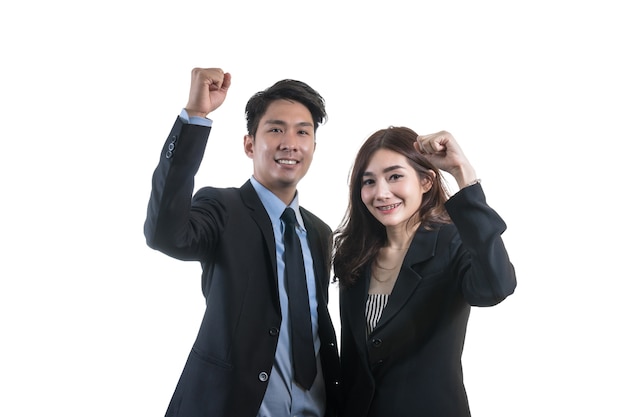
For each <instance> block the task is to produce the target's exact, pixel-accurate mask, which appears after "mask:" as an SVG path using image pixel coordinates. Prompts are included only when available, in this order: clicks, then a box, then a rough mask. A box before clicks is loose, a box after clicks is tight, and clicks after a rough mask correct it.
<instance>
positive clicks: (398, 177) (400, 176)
mask: <svg viewBox="0 0 626 417" xmlns="http://www.w3.org/2000/svg"><path fill="white" fill-rule="evenodd" d="M400 178H402V175H400V174H392V175H391V176H390V177H389V179H390V180H399V179H400Z"/></svg>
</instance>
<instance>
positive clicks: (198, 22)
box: [0, 0, 626, 417]
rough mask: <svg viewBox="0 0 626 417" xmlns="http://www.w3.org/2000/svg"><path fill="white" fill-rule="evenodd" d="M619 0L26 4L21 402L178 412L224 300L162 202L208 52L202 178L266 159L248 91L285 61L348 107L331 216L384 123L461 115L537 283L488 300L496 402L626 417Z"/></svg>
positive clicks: (14, 280) (10, 72) (14, 329)
mask: <svg viewBox="0 0 626 417" xmlns="http://www.w3.org/2000/svg"><path fill="white" fill-rule="evenodd" d="M619 4H620V2H618V1H614V2H611V1H605V0H599V1H598V0H596V1H593V2H592V1H586V2H585V1H551V0H542V1H536V0H531V1H524V2H504V1H495V0H494V1H486V0H482V1H473V2H469V1H468V2H465V1H456V2H455V1H416V2H409V1H396V0H387V1H378V2H372V1H344V2H341V1H338V0H335V1H326V0H318V1H315V2H297V1H286V0H285V1H272V0H270V1H258V2H254V1H245V2H244V1H237V0H228V1H223V2H216V1H210V0H206V1H203V2H199V1H185V0H180V1H177V2H165V1H152V2H148V1H132V0H126V1H121V0H115V1H108V2H100V3H94V2H79V1H67V0H66V1H63V0H61V1H35V2H19V5H18V2H15V1H12V2H4V3H3V5H2V6H0V45H1V56H2V62H3V63H2V64H1V66H0V71H1V72H0V106H1V107H0V111H1V112H0V118H1V119H0V120H1V122H2V142H1V143H2V145H1V146H2V153H1V162H0V181H1V184H2V188H1V190H2V193H1V195H2V203H1V205H0V210H1V212H0V213H1V216H0V233H1V238H2V250H1V252H0V260H1V261H0V274H1V281H0V282H1V284H0V337H1V338H2V341H1V342H0V413H1V414H2V415H3V416H7V417H8V416H10V417H21V416H40V415H55V416H56V415H58V416H81V417H82V416H90V417H97V416H132V417H138V416H159V415H163V414H164V412H165V409H166V407H167V404H168V402H169V399H170V396H171V394H172V392H173V390H174V387H175V384H176V382H177V380H178V377H179V375H180V372H181V370H182V368H183V365H184V362H185V359H186V357H187V354H188V352H189V349H190V348H191V345H192V343H193V340H194V339H195V336H196V331H197V329H198V326H199V324H200V319H201V316H202V312H203V302H204V300H203V298H202V295H201V291H200V266H199V265H198V264H196V263H184V262H180V261H176V260H174V259H171V258H168V257H167V256H165V255H163V254H161V253H158V252H155V251H153V250H151V249H149V248H148V247H147V246H146V245H145V241H144V237H143V221H144V218H145V214H146V205H147V201H148V196H149V193H150V178H151V175H152V171H153V169H154V168H155V167H156V164H157V162H158V156H159V152H160V149H161V146H162V145H163V143H164V141H165V138H166V135H167V133H168V132H169V129H170V127H171V125H172V123H173V122H174V119H175V117H176V116H177V114H178V113H179V111H180V109H181V108H182V107H183V106H184V105H185V103H186V100H187V93H188V89H189V80H190V72H191V69H192V68H193V67H195V66H202V67H215V66H219V67H222V68H223V69H224V70H226V71H229V72H231V73H232V76H233V83H232V87H231V90H230V93H229V96H228V98H227V101H226V102H225V103H224V105H223V106H222V107H221V108H220V109H218V110H217V111H216V112H215V113H213V114H212V117H213V119H214V120H215V124H214V129H213V131H212V133H211V137H210V141H209V145H208V147H207V152H206V156H205V159H204V162H203V165H202V167H201V170H200V172H199V174H198V176H197V185H198V186H201V185H208V184H211V185H216V186H239V185H241V184H242V183H243V182H244V181H245V180H246V179H247V178H248V177H249V175H250V173H251V169H252V167H251V162H250V160H249V159H248V158H247V157H246V156H245V154H244V153H243V148H242V143H243V135H244V134H245V122H244V113H243V109H244V106H245V102H246V101H247V99H248V98H249V97H250V95H252V94H253V93H255V92H256V91H259V90H261V89H264V88H265V87H268V86H269V85H271V84H272V83H274V82H275V81H277V80H279V79H282V78H295V79H301V80H303V81H306V82H307V83H309V84H310V85H312V86H313V87H314V88H316V89H317V90H318V91H319V92H320V93H321V94H322V95H323V96H324V97H325V98H326V101H327V104H328V112H329V115H330V118H329V121H328V123H327V124H326V125H325V126H322V127H320V129H319V131H318V145H317V152H316V156H315V160H314V163H313V166H312V168H311V170H310V172H309V175H308V176H307V177H306V178H305V180H303V182H302V183H301V186H300V193H301V204H302V205H303V206H305V207H307V208H309V209H310V210H312V211H313V212H315V213H317V214H318V215H319V216H320V217H322V218H323V219H324V220H325V221H326V222H327V223H328V224H329V225H331V227H336V226H337V225H338V224H339V221H340V220H341V217H342V215H343V212H344V209H345V206H346V200H347V186H346V183H347V178H348V172H349V169H350V164H351V162H352V159H353V157H354V155H355V152H356V150H357V149H358V147H359V145H360V144H361V142H362V141H363V140H364V139H365V138H366V137H367V136H368V135H369V134H370V133H372V132H373V131H374V130H377V129H379V128H383V127H387V126H389V125H406V126H409V127H412V128H413V129H414V130H416V131H417V132H419V133H431V132H435V131H438V130H444V129H445V130H448V131H450V132H451V133H453V134H454V135H455V137H456V138H457V139H458V140H459V142H460V143H461V145H462V146H463V148H464V150H465V152H466V154H467V155H468V156H469V157H470V159H471V161H472V162H473V164H474V165H475V167H476V169H477V171H478V173H479V176H480V177H481V178H482V179H483V186H484V189H485V192H486V194H487V198H488V201H489V203H490V204H491V205H492V206H493V207H494V208H495V209H496V210H497V211H498V212H499V213H500V214H501V215H502V217H503V218H504V219H505V220H506V222H507V224H508V227H509V228H508V230H507V232H506V233H505V234H504V239H505V242H506V244H507V247H508V249H509V253H510V256H511V259H512V261H513V263H514V264H515V266H516V269H517V274H518V281H519V285H518V289H517V291H516V292H515V294H514V295H513V296H511V297H510V298H509V299H507V300H506V301H505V302H504V303H502V304H500V305H498V306H496V307H494V308H488V309H474V310H473V313H472V316H471V318H470V324H469V328H468V336H467V341H466V349H465V354H464V370H465V379H466V385H467V390H468V395H469V398H470V404H471V407H472V411H473V415H476V416H479V417H490V416H494V417H501V416H529V415H533V416H568V415H581V416H582V415H594V416H624V415H626V406H625V405H624V403H623V395H624V390H625V388H626V386H625V384H624V382H623V375H624V373H625V372H626V364H625V360H624V352H625V351H626V345H625V342H624V317H625V314H624V307H623V300H624V295H623V289H624V285H623V281H624V278H625V273H624V269H623V263H622V262H621V261H622V259H623V258H624V253H623V252H624V243H623V237H624V232H625V230H624V222H623V213H624V203H623V192H622V189H623V173H622V166H623V165H624V159H623V143H624V140H625V139H626V137H625V134H624V129H625V126H624V125H625V123H624V121H625V116H626V112H625V110H626V109H625V107H626V106H625V104H624V100H625V98H624V97H625V93H626V83H625V81H624V80H625V77H624V74H625V73H626V66H625V64H624V51H625V48H624V39H626V29H625V25H624V18H625V17H626V16H625V14H624V12H622V11H621V10H620V8H619V7H618V5H619ZM244 261H245V254H243V253H242V262H244ZM331 293H332V294H333V299H332V300H331V304H332V308H333V311H334V312H335V313H336V311H337V310H336V307H337V306H336V288H334V287H333V288H332V289H331ZM335 317H336V316H335ZM337 324H338V323H337Z"/></svg>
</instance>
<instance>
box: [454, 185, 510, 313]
mask: <svg viewBox="0 0 626 417" xmlns="http://www.w3.org/2000/svg"><path fill="white" fill-rule="evenodd" d="M446 209H447V210H448V213H449V214H450V217H451V218H452V221H453V222H454V224H455V226H456V227H457V229H458V231H459V235H460V237H461V241H462V249H461V252H460V257H461V259H460V261H459V262H458V268H459V274H460V275H461V276H462V277H463V278H462V282H461V286H462V291H463V295H464V297H465V299H466V300H467V301H468V302H469V303H470V304H471V305H475V306H491V305H495V304H498V303H499V302H501V301H502V300H504V299H505V298H506V297H508V296H509V295H511V294H512V293H513V291H514V290H515V287H516V286H517V278H516V275H515V269H514V267H513V265H512V264H511V262H510V260H509V255H508V252H507V250H506V248H505V246H504V242H503V241H502V233H504V231H505V230H506V224H505V222H504V220H502V218H501V217H500V216H499V215H498V213H496V212H495V210H493V209H492V208H491V207H490V206H489V205H488V204H487V201H486V198H485V194H484V192H483V189H482V186H481V185H480V184H476V185H472V186H470V187H466V188H463V189H461V190H460V191H459V192H458V193H457V194H455V195H453V196H452V197H451V198H450V199H449V200H448V202H447V203H446Z"/></svg>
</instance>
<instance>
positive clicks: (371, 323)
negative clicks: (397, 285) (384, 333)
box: [365, 294, 389, 336]
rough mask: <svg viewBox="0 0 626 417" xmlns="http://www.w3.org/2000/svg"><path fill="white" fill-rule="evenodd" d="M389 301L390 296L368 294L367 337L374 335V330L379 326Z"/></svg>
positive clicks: (366, 313) (366, 312)
mask: <svg viewBox="0 0 626 417" xmlns="http://www.w3.org/2000/svg"><path fill="white" fill-rule="evenodd" d="M387 300H389V294H368V295H367V302H366V303H365V321H366V323H367V335H368V336H369V334H370V333H372V330H374V328H375V327H376V324H378V320H380V316H381V315H382V314H383V310H384V309H385V306H386V305H387Z"/></svg>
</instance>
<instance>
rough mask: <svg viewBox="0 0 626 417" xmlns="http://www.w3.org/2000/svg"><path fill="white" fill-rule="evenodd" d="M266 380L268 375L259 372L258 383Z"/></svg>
mask: <svg viewBox="0 0 626 417" xmlns="http://www.w3.org/2000/svg"><path fill="white" fill-rule="evenodd" d="M268 378H269V375H268V374H267V372H261V373H260V374H259V381H261V382H265V381H267V380H268Z"/></svg>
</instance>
